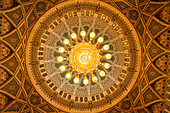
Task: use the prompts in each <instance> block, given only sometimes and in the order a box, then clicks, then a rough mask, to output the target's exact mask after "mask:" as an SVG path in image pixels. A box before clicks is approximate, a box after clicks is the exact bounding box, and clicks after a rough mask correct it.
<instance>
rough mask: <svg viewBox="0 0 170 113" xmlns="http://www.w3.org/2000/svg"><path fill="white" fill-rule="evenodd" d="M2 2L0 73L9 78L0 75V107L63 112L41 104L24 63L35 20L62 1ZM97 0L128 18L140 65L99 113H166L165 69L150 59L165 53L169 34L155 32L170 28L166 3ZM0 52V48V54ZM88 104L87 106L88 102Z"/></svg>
mask: <svg viewBox="0 0 170 113" xmlns="http://www.w3.org/2000/svg"><path fill="white" fill-rule="evenodd" d="M2 1H3V3H6V2H8V1H9V0H1V1H0V7H1V8H0V9H3V10H1V11H0V14H1V15H0V19H1V20H2V18H3V19H5V21H4V23H5V22H6V24H4V23H3V25H2V26H0V32H1V33H2V30H3V29H4V27H5V29H6V31H3V35H2V34H1V33H0V42H1V43H2V44H3V45H5V46H6V47H7V48H9V49H10V51H11V52H10V53H9V55H5V57H4V58H3V59H2V60H1V61H0V67H1V68H2V69H3V70H4V71H5V72H4V71H1V72H3V73H8V74H9V78H8V79H6V80H2V81H3V83H2V84H0V96H1V97H2V99H3V100H2V101H1V99H0V104H1V102H4V103H2V105H0V112H2V113H4V112H8V113H9V112H12V111H14V112H21V113H34V112H38V113H45V112H47V113H49V112H58V113H63V112H64V111H62V110H60V109H58V108H56V107H54V106H52V105H50V104H49V103H47V102H46V101H45V100H44V99H43V98H42V97H41V96H40V95H39V94H38V93H37V91H36V90H35V89H34V87H33V86H32V84H31V82H30V80H29V77H28V74H27V70H26V68H25V55H26V54H25V48H26V42H27V38H28V36H29V34H30V31H31V30H32V27H33V26H34V24H35V22H36V21H37V20H38V19H39V18H40V17H41V15H42V14H44V13H45V12H46V11H47V10H49V9H50V8H51V7H53V6H54V5H57V4H59V3H63V2H64V1H66V0H10V2H9V4H7V5H5V4H2ZM4 1H5V2H4ZM11 1H13V2H11ZM100 1H103V2H105V3H108V4H110V5H112V6H113V7H116V8H117V9H119V10H120V11H121V12H122V13H124V14H125V15H126V16H127V17H128V18H129V20H130V21H131V23H132V24H133V25H134V27H135V28H136V29H137V31H138V34H139V37H140V42H141V45H142V51H143V52H142V61H143V66H142V68H141V72H140V76H139V78H138V81H137V82H136V84H135V85H134V87H133V89H132V90H131V91H130V93H129V94H128V95H127V96H126V98H124V99H123V100H122V101H121V102H120V103H118V104H117V105H115V106H113V107H112V108H111V109H108V110H106V111H104V113H112V112H113V113H121V112H130V113H157V112H158V113H161V112H165V113H168V112H169V111H170V109H169V106H170V104H169V101H170V98H169V97H170V96H169V92H170V90H169V87H170V78H169V73H170V70H169V68H167V70H166V71H164V68H160V67H161V65H164V64H161V65H160V66H156V64H157V63H156V62H158V61H157V60H158V59H161V58H162V57H163V56H164V55H166V54H169V52H170V50H169V46H167V45H169V38H168V37H166V38H162V36H161V35H163V34H164V33H165V32H166V31H167V30H168V29H169V27H170V25H169V20H168V19H167V18H165V17H169V13H167V12H166V11H169V10H168V8H167V7H168V5H169V4H170V2H169V1H168V0H159V2H156V1H158V0H100ZM17 9H18V10H17ZM17 11H18V12H17ZM10 12H12V13H10ZM14 12H16V13H17V14H14ZM18 15H20V16H21V15H22V16H21V17H20V16H19V17H18ZM16 20H17V21H16ZM1 22H2V21H1ZM1 22H0V24H1ZM10 26H12V29H11V27H10ZM12 34H15V35H12ZM165 34H166V33H165ZM11 35H12V37H11ZM16 37H17V38H16ZM159 37H161V38H159ZM2 52H3V51H1V50H0V53H1V54H2ZM167 65H168V66H169V64H167ZM0 75H1V74H0ZM42 82H43V80H42ZM39 83H41V81H40V82H39ZM6 100H8V101H6ZM108 100H109V99H108ZM70 103H71V102H70ZM70 105H71V104H70ZM89 105H91V106H89V107H92V104H91V103H89Z"/></svg>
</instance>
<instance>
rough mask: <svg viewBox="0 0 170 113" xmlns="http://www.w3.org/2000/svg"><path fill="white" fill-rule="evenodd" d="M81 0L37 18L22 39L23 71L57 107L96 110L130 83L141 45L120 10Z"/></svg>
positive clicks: (137, 66) (136, 71) (134, 76)
mask: <svg viewBox="0 0 170 113" xmlns="http://www.w3.org/2000/svg"><path fill="white" fill-rule="evenodd" d="M82 1H83V0H79V2H75V1H74V0H70V1H67V2H63V3H60V4H59V5H56V6H54V7H53V8H51V9H50V10H49V11H47V12H46V13H45V14H44V15H43V16H42V17H41V18H40V19H39V20H38V21H37V23H36V24H35V26H34V27H33V30H32V32H31V34H30V36H29V39H28V42H27V48H26V52H27V54H28V55H27V56H26V64H27V71H28V75H29V77H30V80H31V82H32V83H33V85H34V87H35V89H36V90H37V91H38V92H39V94H40V95H41V96H42V97H43V98H44V99H45V100H46V101H48V102H49V103H51V104H52V105H54V106H56V107H58V108H59V109H62V110H64V111H66V112H82V111H85V112H91V111H93V112H100V111H103V110H106V109H108V108H110V107H112V106H113V105H115V104H117V103H118V102H119V101H121V100H122V99H123V98H124V97H125V96H126V95H127V94H128V92H129V91H130V90H131V88H132V87H133V85H134V83H135V81H136V79H137V77H138V74H139V71H140V65H141V58H140V55H141V48H140V42H139V39H138V36H137V33H136V31H135V29H134V28H133V26H132V24H131V23H130V22H129V20H128V19H127V18H126V17H125V16H124V15H123V14H122V13H121V12H120V11H118V10H117V9H116V8H114V7H112V6H110V5H108V4H106V3H104V2H101V1H98V0H94V1H93V2H91V1H90V0H87V1H86V2H82Z"/></svg>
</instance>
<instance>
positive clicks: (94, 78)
mask: <svg viewBox="0 0 170 113" xmlns="http://www.w3.org/2000/svg"><path fill="white" fill-rule="evenodd" d="M92 81H93V82H97V81H98V78H97V77H96V76H95V75H93V74H92Z"/></svg>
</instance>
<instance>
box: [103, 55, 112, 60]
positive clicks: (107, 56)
mask: <svg viewBox="0 0 170 113" xmlns="http://www.w3.org/2000/svg"><path fill="white" fill-rule="evenodd" d="M104 58H106V59H111V58H112V55H111V54H106V55H104Z"/></svg>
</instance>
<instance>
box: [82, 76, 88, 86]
mask: <svg viewBox="0 0 170 113" xmlns="http://www.w3.org/2000/svg"><path fill="white" fill-rule="evenodd" d="M83 84H84V85H87V84H89V80H88V78H87V77H84V79H83Z"/></svg>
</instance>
